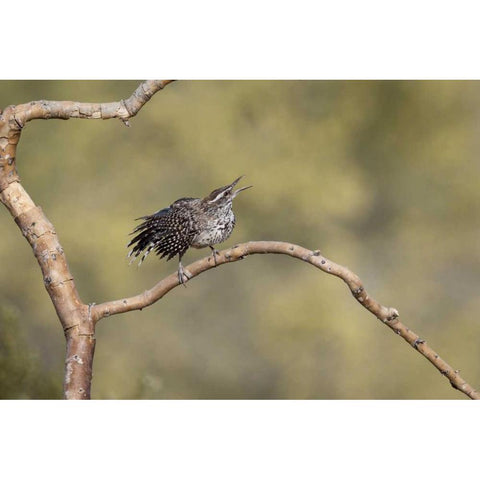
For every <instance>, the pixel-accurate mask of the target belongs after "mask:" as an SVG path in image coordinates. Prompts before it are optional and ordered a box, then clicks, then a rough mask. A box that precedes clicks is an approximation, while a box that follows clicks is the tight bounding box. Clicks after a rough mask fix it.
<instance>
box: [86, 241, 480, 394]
mask: <svg viewBox="0 0 480 480" xmlns="http://www.w3.org/2000/svg"><path fill="white" fill-rule="evenodd" d="M265 253H274V254H283V255H289V256H290V257H294V258H297V259H299V260H303V261H304V262H307V263H309V264H311V265H313V266H315V267H317V268H318V269H320V270H322V271H323V272H325V273H328V274H330V275H335V276H336V277H338V278H341V279H342V280H343V281H344V282H345V283H346V284H347V286H348V288H349V289H350V292H351V293H352V295H353V296H354V298H355V299H356V300H357V301H358V302H359V303H360V304H361V305H363V307H365V308H366V309H367V310H368V311H369V312H371V313H372V314H373V315H375V316H376V317H377V318H378V319H379V320H380V321H381V322H382V323H383V324H385V325H386V326H388V327H389V328H390V329H391V330H393V331H394V332H395V333H396V334H397V335H400V336H401V337H402V338H403V339H404V340H405V341H406V342H407V343H408V344H409V345H410V346H411V347H412V348H414V349H415V350H416V351H417V352H419V353H420V354H422V355H423V356H424V357H425V358H426V359H427V360H428V361H429V362H431V363H432V364H433V365H434V366H435V367H436V368H437V370H438V371H439V372H440V373H441V374H442V375H444V376H445V377H447V378H448V380H449V381H450V384H451V385H452V387H453V388H455V389H457V390H459V391H461V392H462V393H464V394H465V395H467V396H468V397H470V398H472V399H476V400H478V399H480V393H479V392H477V391H476V390H475V389H473V387H471V386H470V385H469V384H468V383H467V382H466V381H465V380H464V379H463V378H462V377H460V375H458V370H455V369H453V368H452V367H451V366H450V365H449V364H448V363H446V362H445V361H444V360H443V359H441V358H440V356H439V355H438V354H437V353H436V352H435V351H434V350H433V349H432V348H430V347H429V346H428V345H427V344H426V342H425V340H422V339H421V338H420V337H419V336H418V335H417V334H416V333H415V332H413V331H412V330H410V329H409V328H407V327H406V326H405V325H404V324H403V323H402V322H400V320H399V319H398V316H399V314H398V311H397V310H396V309H395V308H392V307H385V306H383V305H381V304H380V303H378V302H377V301H376V300H374V299H373V298H372V297H370V296H369V295H368V293H367V291H366V290H365V288H364V286H363V284H362V282H361V280H360V278H359V277H358V276H357V275H356V274H355V273H353V272H351V271H350V270H349V269H348V268H347V267H344V266H342V265H339V264H337V263H335V262H332V261H331V260H329V259H328V258H326V257H324V256H322V255H321V253H320V251H319V250H314V251H312V250H308V249H306V248H304V247H300V246H298V245H294V244H291V243H286V242H275V241H259V242H248V243H242V244H239V245H235V246H234V247H232V248H230V249H228V250H223V251H221V252H219V254H217V263H216V265H215V263H214V261H213V257H212V256H211V255H210V256H208V257H206V258H203V259H201V260H198V261H196V262H194V263H192V264H190V265H189V266H188V267H187V268H186V270H188V272H189V273H190V275H191V278H194V277H196V276H197V275H200V274H201V273H203V272H205V271H207V270H210V269H211V268H215V267H216V266H220V265H224V264H226V263H232V262H236V261H238V260H242V259H243V258H245V257H246V256H248V255H254V254H265ZM178 285H179V282H178V276H177V274H176V273H174V274H172V275H169V276H168V277H166V278H164V279H163V280H160V282H158V283H157V284H156V285H155V286H154V287H152V288H151V289H150V290H146V291H145V292H143V293H141V294H139V295H135V296H133V297H130V298H124V299H120V300H113V301H110V302H105V303H101V304H99V305H95V306H93V307H92V309H91V315H92V319H93V321H94V322H95V323H96V322H98V321H99V320H100V319H101V318H103V317H108V316H111V315H117V314H119V313H124V312H131V311H133V310H142V309H143V308H145V307H148V306H150V305H152V304H153V303H155V302H157V301H158V300H160V299H161V298H162V297H163V296H165V295H166V294H167V293H168V292H170V290H172V289H174V288H175V287H177V286H178Z"/></svg>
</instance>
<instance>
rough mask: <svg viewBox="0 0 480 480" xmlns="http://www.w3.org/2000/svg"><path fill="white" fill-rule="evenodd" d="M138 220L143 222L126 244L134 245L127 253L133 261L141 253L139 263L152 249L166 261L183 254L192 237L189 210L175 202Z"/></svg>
mask: <svg viewBox="0 0 480 480" xmlns="http://www.w3.org/2000/svg"><path fill="white" fill-rule="evenodd" d="M140 219H141V220H144V221H143V222H142V223H141V224H140V225H138V226H137V227H136V228H135V230H134V231H133V232H132V234H136V235H135V237H134V238H133V239H132V240H131V241H130V243H129V244H128V247H130V246H133V248H132V249H131V250H130V252H129V254H128V256H129V257H132V261H133V259H135V258H136V257H138V256H139V255H140V254H142V252H144V253H143V256H142V258H141V260H140V264H141V263H142V262H143V260H144V259H145V257H146V256H147V255H148V254H149V253H150V252H151V251H152V250H154V251H155V253H156V254H157V255H160V258H163V257H167V260H170V259H171V258H173V257H174V256H175V255H183V254H184V253H185V252H186V251H187V250H188V247H189V246H190V243H191V238H192V237H193V236H194V235H195V233H194V232H193V229H192V222H191V220H190V216H189V215H188V210H187V211H186V210H185V209H181V208H180V205H177V202H175V203H174V204H172V205H171V206H170V207H168V208H164V209H162V210H159V211H158V212H155V213H154V214H153V215H147V216H145V217H141V218H140Z"/></svg>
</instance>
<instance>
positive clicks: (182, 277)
mask: <svg viewBox="0 0 480 480" xmlns="http://www.w3.org/2000/svg"><path fill="white" fill-rule="evenodd" d="M191 278H192V274H191V273H190V272H189V271H188V270H184V268H183V266H182V265H180V266H179V267H178V283H179V284H180V285H183V286H184V287H185V288H187V286H186V285H185V282H188V281H189V280H190V279H191Z"/></svg>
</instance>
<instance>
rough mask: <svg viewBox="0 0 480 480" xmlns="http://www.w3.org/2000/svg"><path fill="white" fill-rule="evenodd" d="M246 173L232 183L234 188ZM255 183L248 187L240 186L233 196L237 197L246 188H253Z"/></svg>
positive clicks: (231, 185)
mask: <svg viewBox="0 0 480 480" xmlns="http://www.w3.org/2000/svg"><path fill="white" fill-rule="evenodd" d="M244 176H245V175H242V176H241V177H238V178H237V179H236V180H234V181H233V183H231V184H230V188H232V189H233V187H234V186H235V185H236V184H237V183H238V182H239V181H240V180H241V179H242V178H243V177H244ZM252 187H253V185H249V186H248V187H243V188H239V189H238V190H235V191H234V192H233V193H232V198H235V197H236V196H237V195H238V194H239V193H240V192H241V191H242V190H246V189H247V188H252Z"/></svg>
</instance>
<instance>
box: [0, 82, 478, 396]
mask: <svg viewBox="0 0 480 480" xmlns="http://www.w3.org/2000/svg"><path fill="white" fill-rule="evenodd" d="M137 85H138V82H137V81H2V82H0V108H4V107H5V106H7V105H10V104H19V103H24V102H28V101H31V100H40V99H51V100H78V101H84V102H109V101H116V100H119V99H120V98H127V97H128V96H130V94H131V93H132V92H133V90H134V89H135V88H136V86H137ZM130 123H131V127H130V128H126V127H125V126H124V125H123V124H122V123H121V122H120V121H116V120H109V121H99V120H95V121H93V120H88V121H86V120H69V121H60V120H49V121H34V122H31V123H29V124H27V126H26V128H25V129H24V132H23V134H22V138H21V141H20V144H19V148H18V152H17V166H18V170H19V173H20V176H21V178H22V181H23V185H24V187H25V188H26V190H27V191H28V192H29V194H30V195H31V196H32V198H33V199H34V201H35V202H36V203H37V204H38V205H40V206H41V207H42V208H43V209H44V211H45V213H46V214H47V216H48V218H49V219H50V220H51V221H52V222H53V224H54V225H55V227H56V230H57V233H58V234H59V238H60V242H61V243H62V245H63V247H64V249H65V252H66V254H67V258H68V261H69V264H70V268H71V271H72V273H73V275H74V277H75V280H76V284H77V287H78V290H79V292H80V295H81V297H82V299H83V301H85V302H86V303H89V302H96V303H99V302H102V301H106V300H111V299H114V298H121V297H124V296H130V295H133V294H136V293H139V292H141V291H143V290H144V289H147V288H150V287H151V286H152V285H153V284H154V283H156V282H157V281H158V280H159V279H161V278H163V277H164V276H166V275H167V274H169V273H172V272H174V271H175V270H176V268H177V263H176V261H171V262H169V263H166V262H165V261H163V260H162V261H159V260H158V259H157V258H155V257H152V256H150V257H149V258H148V259H147V261H146V262H145V263H144V264H143V265H142V267H141V268H137V267H136V266H133V265H132V266H130V267H129V266H128V261H127V260H126V253H127V249H126V244H127V242H128V239H129V236H128V233H129V232H130V231H131V230H132V229H133V228H134V226H135V225H136V223H135V222H134V219H135V218H137V217H139V216H141V215H145V214H148V213H152V212H154V211H156V210H158V209H160V208H163V207H165V206H168V205H169V204H170V203H172V202H173V201H174V200H176V199H177V198H180V197H183V196H204V195H206V194H208V193H209V192H210V191H211V190H213V189H214V188H217V187H219V186H222V185H225V184H227V183H230V182H231V181H232V180H233V179H234V178H236V177H237V176H239V175H241V174H246V175H247V178H246V179H245V181H244V182H243V183H242V184H244V185H247V184H253V185H254V188H253V189H251V190H248V191H247V192H245V193H242V194H241V195H240V196H239V197H238V198H237V199H236V200H235V205H234V207H235V208H234V210H235V213H236V216H237V227H236V229H235V230H234V233H233V235H232V237H231V238H230V239H229V240H228V241H227V242H226V243H225V244H223V245H222V246H221V248H225V247H228V246H231V245H233V244H235V243H239V242H243V241H248V240H284V241H289V242H294V243H298V244H300V245H303V246H305V247H307V248H311V249H320V250H321V251H322V253H323V254H324V255H325V256H327V257H328V258H330V259H331V260H333V261H335V262H338V263H341V264H343V265H347V266H348V267H349V268H351V269H352V270H353V271H354V272H356V273H357V274H358V275H359V276H360V277H361V278H362V280H363V281H364V283H365V286H366V288H367V290H368V291H369V293H370V294H371V295H372V296H373V297H374V298H376V299H377V300H378V301H380V302H381V303H383V304H384V305H388V306H393V307H396V308H397V309H398V310H399V311H400V316H401V319H402V320H403V321H404V322H405V323H406V324H407V326H409V327H410V328H411V329H412V330H414V331H415V332H416V333H418V334H419V335H420V336H421V337H422V338H425V339H426V340H427V342H428V343H429V344H430V345H431V346H432V347H433V348H434V349H436V350H437V352H438V353H439V354H440V355H441V356H442V357H443V358H444V359H445V360H446V361H447V362H449V363H450V364H451V365H452V366H453V367H454V368H458V369H460V370H461V375H463V376H464V378H465V379H466V380H467V381H468V382H470V383H471V384H473V385H474V386H476V387H479V386H480V363H479V362H478V361H477V353H476V352H477V350H478V346H477V344H478V338H479V328H478V319H477V312H478V310H479V307H480V299H479V296H478V293H477V289H478V286H479V285H480V249H479V247H478V238H479V234H480V223H479V220H478V211H479V207H480V192H479V173H480V161H479V159H478V156H479V152H480V135H479V133H478V132H479V127H480V83H478V82H474V81H180V82H176V83H174V84H172V85H169V86H168V87H166V88H165V90H164V91H162V92H159V93H157V94H156V95H155V96H154V97H153V98H152V100H151V101H150V102H149V103H148V104H147V105H146V106H145V107H144V108H143V110H141V112H140V113H139V114H138V116H137V117H135V118H134V119H132V120H131V122H130ZM0 228H1V233H2V234H1V236H0V265H1V266H2V268H1V273H0V304H1V308H0V334H1V336H0V396H1V398H61V396H62V390H61V389H62V379H63V361H64V348H65V347H64V337H63V332H62V330H61V327H60V323H59V321H58V320H57V318H56V316H55V312H54V309H53V306H52V305H51V303H50V300H49V297H48V295H47V293H46V291H45V289H44V286H43V282H42V277H41V273H40V270H39V268H38V265H37V262H36V260H35V258H34V256H33V254H32V252H31V250H30V247H29V245H28V244H27V242H26V241H25V240H24V238H23V237H22V236H21V233H20V231H19V230H18V228H17V226H16V225H15V223H14V221H13V219H12V218H11V216H10V215H9V213H8V211H7V210H6V209H5V208H1V209H0ZM209 253H210V252H209V250H208V249H207V250H203V251H198V250H193V251H189V252H188V253H187V255H186V256H185V259H184V260H185V261H184V264H188V263H189V262H190V261H193V260H195V259H198V258H200V257H201V256H204V255H208V254H209ZM92 398H96V399H123V398H125V399H127V398H159V399H162V398H169V399H181V398H192V399H202V398H218V399H226V398H241V399H256V398H260V399H276V398H278V399H282V398H301V399H305V398H316V399H327V398H328V399H390V398H400V399H403V398H404V399H422V398H430V399H435V398H443V399H448V398H452V399H454V398H463V397H462V396H461V394H460V393H459V392H456V391H455V390H453V389H452V388H451V387H450V385H449V384H448V381H446V380H445V379H444V378H443V377H442V376H441V375H440V374H439V373H438V372H437V371H436V369H435V368H433V367H432V366H431V365H430V364H429V363H428V362H427V361H426V360H425V359H424V358H423V357H421V356H420V355H418V354H416V353H415V352H414V351H413V350H412V349H411V348H410V347H409V346H408V345H407V344H406V343H405V342H404V341H403V340H402V339H401V338H399V337H396V336H395V335H394V334H393V333H392V332H391V330H390V329H388V328H386V327H384V326H383V325H382V324H381V323H380V322H379V321H378V320H377V319H375V318H374V317H373V316H372V315H371V314H370V313H368V312H367V311H366V310H365V309H363V308H362V307H361V306H360V305H359V304H358V303H357V302H356V301H355V300H354V299H353V297H352V296H351V295H350V293H349V291H348V289H347V288H346V287H345V285H344V284H343V282H341V281H340V280H339V279H337V278H335V277H331V276H328V275H325V274H324V273H322V272H320V271H318V270H316V269H314V268H313V267H311V266H308V265H306V264H304V263H302V262H299V261H294V260H292V259H291V258H289V257H286V256H275V255H257V256H252V257H248V258H247V259H246V260H244V261H242V262H239V263H235V264H232V265H228V266H225V267H222V268H219V269H215V270H211V271H209V272H207V273H205V274H204V275H202V276H200V277H198V278H196V279H194V280H193V281H192V282H190V283H189V284H188V288H185V289H184V288H177V289H175V290H174V291H172V292H171V293H170V294H168V295H167V296H166V297H165V298H163V299H162V300H161V301H159V302H158V303H157V304H155V305H153V306H152V307H149V308H147V309H145V310H144V311H142V312H133V313H128V314H125V315H121V316H114V317H110V318H106V319H103V320H102V321H101V322H100V323H99V325H98V328H97V347H96V354H95V360H94V376H93V385H92Z"/></svg>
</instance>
